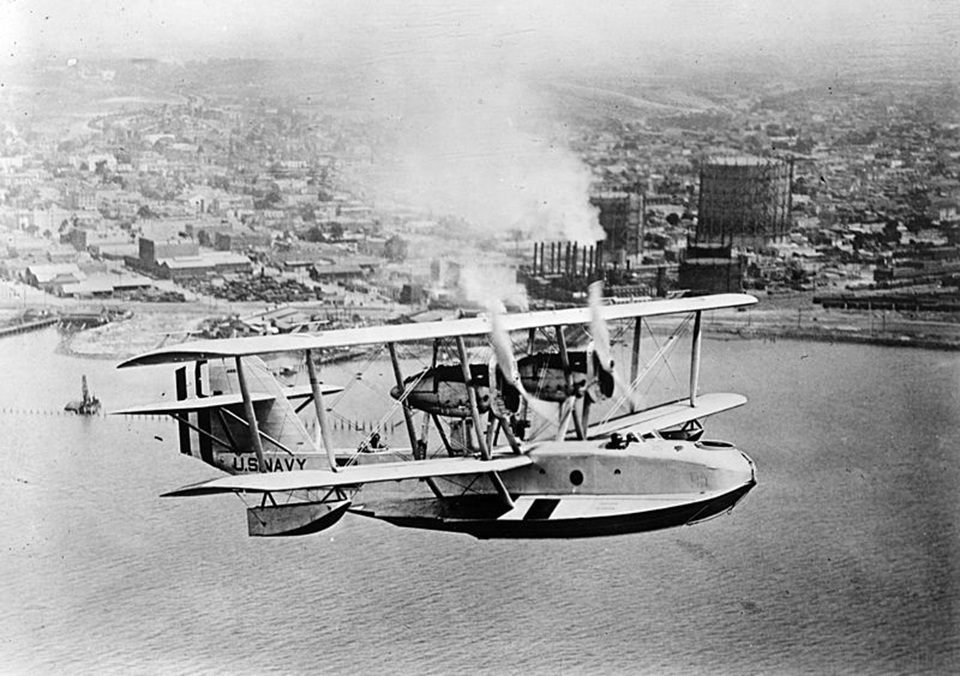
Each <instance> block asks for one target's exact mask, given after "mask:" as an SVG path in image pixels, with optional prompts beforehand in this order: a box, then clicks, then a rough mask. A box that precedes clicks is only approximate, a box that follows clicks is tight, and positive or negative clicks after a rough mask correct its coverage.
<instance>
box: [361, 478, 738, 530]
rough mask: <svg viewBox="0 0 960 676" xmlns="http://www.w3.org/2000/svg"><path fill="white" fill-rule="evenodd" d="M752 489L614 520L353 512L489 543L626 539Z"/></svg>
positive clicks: (679, 522)
mask: <svg viewBox="0 0 960 676" xmlns="http://www.w3.org/2000/svg"><path fill="white" fill-rule="evenodd" d="M754 486H756V482H755V481H750V482H749V483H747V484H744V485H743V486H740V487H739V488H736V489H734V490H732V491H730V492H729V493H724V494H723V495H719V496H717V497H715V498H711V499H709V500H702V501H699V502H691V503H688V504H685V505H678V506H676V507H667V508H665V509H658V510H655V511H645V512H635V513H633V514H621V515H618V516H598V517H588V518H582V519H546V520H528V521H524V520H498V519H451V518H444V517H433V516H427V517H424V516H388V515H383V516H380V515H377V514H376V513H373V512H368V511H363V510H357V511H356V513H358V514H362V515H364V516H369V517H372V518H375V519H380V520H381V521H386V522H387V523H392V524H393V525H395V526H400V527H403V528H419V529H425V530H439V531H448V532H454V533H466V534H467V535H472V536H473V537H475V538H478V539H481V540H493V539H550V538H557V539H560V538H563V539H572V538H588V537H603V536H608V535H627V534H629V533H643V532H646V531H653V530H662V529H664V528H673V527H675V526H684V525H692V524H694V523H699V522H700V521H703V520H705V519H709V518H710V517H713V516H717V515H718V514H722V513H723V512H725V511H727V510H729V509H732V508H733V506H734V505H736V504H737V502H739V501H740V500H741V499H742V498H743V496H745V495H746V494H747V493H749V492H750V489H752V488H753V487H754Z"/></svg>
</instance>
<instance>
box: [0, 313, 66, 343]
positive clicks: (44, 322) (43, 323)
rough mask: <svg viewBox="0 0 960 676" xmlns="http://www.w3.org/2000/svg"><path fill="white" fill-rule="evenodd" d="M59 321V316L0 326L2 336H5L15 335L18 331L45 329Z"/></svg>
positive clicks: (0, 335)
mask: <svg viewBox="0 0 960 676" xmlns="http://www.w3.org/2000/svg"><path fill="white" fill-rule="evenodd" d="M58 321H60V319H59V317H47V318H46V319H38V320H37V321H33V322H25V323H23V324H16V325H14V326H4V327H3V328H0V338H3V337H5V336H13V335H16V334H18V333H27V332H29V331H38V330H40V329H45V328H47V327H48V326H53V325H54V324H56V323H57V322H58Z"/></svg>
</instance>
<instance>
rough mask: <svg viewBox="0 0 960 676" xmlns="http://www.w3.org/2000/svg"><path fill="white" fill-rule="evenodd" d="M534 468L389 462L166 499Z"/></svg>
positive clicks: (517, 462) (519, 463)
mask: <svg viewBox="0 0 960 676" xmlns="http://www.w3.org/2000/svg"><path fill="white" fill-rule="evenodd" d="M530 464H533V460H531V459H530V457H529V456H526V455H504V456H499V457H496V458H493V459H492V460H480V459H478V458H435V459H433V460H416V461H412V462H385V463H380V464H375V465H355V466H352V467H344V468H343V469H341V470H340V471H339V472H330V471H327V470H301V471H299V472H269V473H262V474H238V475H235V476H228V477H222V478H220V479H213V480H212V481H205V482H203V483H199V484H193V485H190V486H184V487H183V488H178V489H177V490H175V491H171V492H169V493H164V494H163V496H162V497H165V498H182V497H193V496H197V495H216V494H218V493H237V492H246V493H270V492H275V491H276V492H283V491H298V490H308V489H313V488H334V487H336V486H355V485H360V484H369V483H377V482H383V481H401V480H403V479H428V478H431V477H442V476H458V475H462V474H482V473H484V472H505V471H507V470H511V469H517V468H518V467H525V466H527V465H530Z"/></svg>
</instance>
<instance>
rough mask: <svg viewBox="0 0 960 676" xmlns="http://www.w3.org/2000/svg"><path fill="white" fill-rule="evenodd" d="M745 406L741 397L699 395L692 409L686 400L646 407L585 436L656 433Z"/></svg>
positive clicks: (743, 398) (602, 425)
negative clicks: (621, 431)
mask: <svg viewBox="0 0 960 676" xmlns="http://www.w3.org/2000/svg"><path fill="white" fill-rule="evenodd" d="M746 403H747V398H746V397H744V396H743V395H742V394H730V393H713V394H701V395H699V396H698V397H697V405H696V406H691V405H690V400H689V399H681V400H679V401H674V402H671V403H669V404H663V405H662V406H657V407H655V408H648V409H647V410H645V411H638V412H637V413H628V414H627V415H624V416H621V417H619V418H616V419H614V420H610V421H607V422H605V423H598V424H597V425H591V426H590V429H589V430H588V432H587V437H588V438H590V439H595V438H597V437H604V436H607V435H608V434H611V433H612V432H618V431H620V430H624V429H629V430H630V431H631V432H639V433H640V434H645V433H647V432H657V431H659V430H664V429H667V428H668V427H674V426H676V425H682V424H683V423H685V422H689V421H691V420H699V419H700V418H705V417H707V416H708V415H714V414H715V413H722V412H723V411H729V410H730V409H732V408H737V407H738V406H743V405H744V404H746Z"/></svg>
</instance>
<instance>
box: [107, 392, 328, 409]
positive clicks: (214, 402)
mask: <svg viewBox="0 0 960 676" xmlns="http://www.w3.org/2000/svg"><path fill="white" fill-rule="evenodd" d="M320 389H321V392H322V393H323V394H324V396H326V395H329V394H336V393H337V392H342V391H343V388H342V387H338V386H335V385H323V386H321V388H320ZM282 392H283V393H284V394H285V395H286V397H287V399H304V398H306V397H309V396H312V392H311V390H310V385H298V386H296V387H285V388H283V389H282ZM250 399H251V400H252V401H253V403H254V404H257V403H260V402H264V401H273V399H274V396H273V395H272V394H268V393H266V392H251V393H250ZM242 403H243V397H242V396H240V393H239V392H237V393H235V394H214V395H211V396H209V397H191V398H189V399H183V400H180V401H163V402H158V403H154V404H140V405H139V406H131V407H129V408H122V409H118V410H116V411H110V414H111V415H171V414H174V413H192V412H194V411H205V410H208V409H213V408H223V407H224V406H232V405H235V404H236V405H239V404H242Z"/></svg>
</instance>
